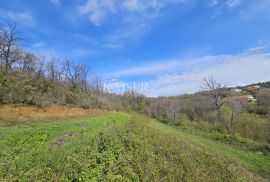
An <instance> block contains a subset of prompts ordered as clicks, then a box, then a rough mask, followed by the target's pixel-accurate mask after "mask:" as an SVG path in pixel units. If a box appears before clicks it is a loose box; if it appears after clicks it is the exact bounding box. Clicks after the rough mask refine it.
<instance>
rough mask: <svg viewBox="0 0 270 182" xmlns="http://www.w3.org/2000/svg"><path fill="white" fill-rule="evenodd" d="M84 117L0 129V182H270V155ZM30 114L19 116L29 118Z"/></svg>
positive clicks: (140, 118) (135, 117) (105, 116)
mask: <svg viewBox="0 0 270 182" xmlns="http://www.w3.org/2000/svg"><path fill="white" fill-rule="evenodd" d="M17 109H18V108H17ZM15 110H16V109H15ZM64 110H65V109H64ZM40 112H41V111H36V115H37V113H40ZM51 112H52V111H51ZM63 112H64V111H63ZM81 112H82V111H80V112H79V113H81ZM84 112H87V113H84V114H78V115H77V117H75V115H76V114H75V113H76V112H74V113H73V115H72V116H70V117H67V116H65V117H64V115H62V116H63V117H60V115H61V114H60V113H58V116H56V115H54V117H53V116H52V115H51V114H48V117H42V120H41V119H40V118H39V119H38V121H37V122H35V121H34V119H33V120H31V121H28V122H23V123H21V122H19V123H16V122H12V123H9V125H6V126H5V127H1V128H0V148H1V150H0V181H215V182H216V181H228V182H232V181H268V180H269V177H270V173H269V172H270V157H269V155H267V154H263V153H258V152H253V151H249V150H244V149H241V148H236V147H234V146H230V145H228V144H224V143H220V142H217V141H214V140H211V139H207V138H204V137H201V136H198V135H194V134H191V133H189V132H186V131H184V130H183V129H181V128H177V127H173V126H169V125H165V124H162V123H160V122H159V121H157V120H154V119H151V118H149V117H147V116H144V115H141V114H136V113H126V112H109V111H101V110H99V111H92V112H91V111H90V110H85V111H84ZM29 113H30V112H28V114H26V113H25V114H24V115H23V114H21V117H22V118H24V119H25V118H29V116H28V115H31V114H29ZM42 113H43V114H44V111H42ZM87 114H88V115H87ZM1 117H2V120H8V119H7V116H3V115H1ZM22 118H21V120H23V119H22ZM52 118H53V119H52ZM2 120H1V122H2ZM41 121H42V122H41Z"/></svg>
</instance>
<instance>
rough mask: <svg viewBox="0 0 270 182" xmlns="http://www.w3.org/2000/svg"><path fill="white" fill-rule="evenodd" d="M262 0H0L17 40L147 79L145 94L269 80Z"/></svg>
mask: <svg viewBox="0 0 270 182" xmlns="http://www.w3.org/2000/svg"><path fill="white" fill-rule="evenodd" d="M269 7H270V1H269V0H256V1H252V0H76V1H74V0H39V1H37V0H24V1H21V0H9V1H5V0H0V18H1V20H8V21H11V22H16V24H17V26H18V30H19V33H20V35H21V36H22V37H23V38H24V40H23V41H22V42H21V45H22V46H23V47H24V48H25V49H27V50H30V51H32V52H35V53H36V54H38V55H45V56H48V57H57V58H59V59H65V58H69V59H73V60H74V61H76V62H78V63H86V64H88V65H89V67H90V76H94V75H100V76H102V77H103V78H104V79H105V80H106V82H108V83H109V82H121V83H132V82H136V83H141V82H144V83H146V84H147V85H148V92H147V95H150V96H159V95H177V94H182V93H192V92H195V91H198V90H199V89H200V85H201V82H202V80H203V78H204V77H208V76H210V75H212V76H214V77H215V78H216V79H217V80H220V81H221V82H222V83H224V84H226V85H227V86H234V85H243V84H249V83H253V82H257V81H270V72H269V70H270V52H269V51H270V11H269Z"/></svg>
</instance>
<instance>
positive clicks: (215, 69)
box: [148, 54, 270, 96]
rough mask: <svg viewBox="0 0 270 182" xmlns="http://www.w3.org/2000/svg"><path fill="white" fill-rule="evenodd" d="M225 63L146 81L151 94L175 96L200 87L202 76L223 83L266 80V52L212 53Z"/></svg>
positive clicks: (269, 56) (268, 57)
mask: <svg viewBox="0 0 270 182" xmlns="http://www.w3.org/2000/svg"><path fill="white" fill-rule="evenodd" d="M213 59H215V60H217V61H218V60H219V59H224V60H225V63H223V64H220V65H215V66H209V67H206V68H204V69H201V70H196V71H189V72H184V73H181V74H171V75H162V76H160V77H159V78H158V79H156V80H153V81H150V82H149V83H148V85H149V88H150V91H149V94H150V95H151V96H160V95H177V94H182V93H193V92H196V91H199V90H200V86H201V83H202V80H203V78H205V77H209V76H211V75H212V76H214V78H215V79H217V80H219V81H220V82H222V83H224V84H225V85H227V86H237V85H242V84H250V83H256V82H259V81H269V80H270V72H269V70H270V54H258V55H252V56H248V55H239V56H226V57H224V56H215V57H213Z"/></svg>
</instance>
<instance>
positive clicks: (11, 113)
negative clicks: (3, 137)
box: [0, 104, 107, 127]
mask: <svg viewBox="0 0 270 182" xmlns="http://www.w3.org/2000/svg"><path fill="white" fill-rule="evenodd" d="M105 112H107V111H106V110H101V109H83V108H76V107H64V106H48V107H44V108H40V107H36V106H27V105H11V104H8V105H2V106H0V127H1V126H2V127H3V126H7V125H13V124H21V123H29V122H39V121H44V120H48V119H53V118H56V119H58V118H63V119H65V118H72V117H85V116H89V115H95V114H103V113H105Z"/></svg>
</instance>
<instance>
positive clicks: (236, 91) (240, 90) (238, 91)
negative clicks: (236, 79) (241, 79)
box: [232, 88, 242, 93]
mask: <svg viewBox="0 0 270 182" xmlns="http://www.w3.org/2000/svg"><path fill="white" fill-rule="evenodd" d="M232 91H233V92H235V93H240V92H242V89H240V88H234V89H232Z"/></svg>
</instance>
